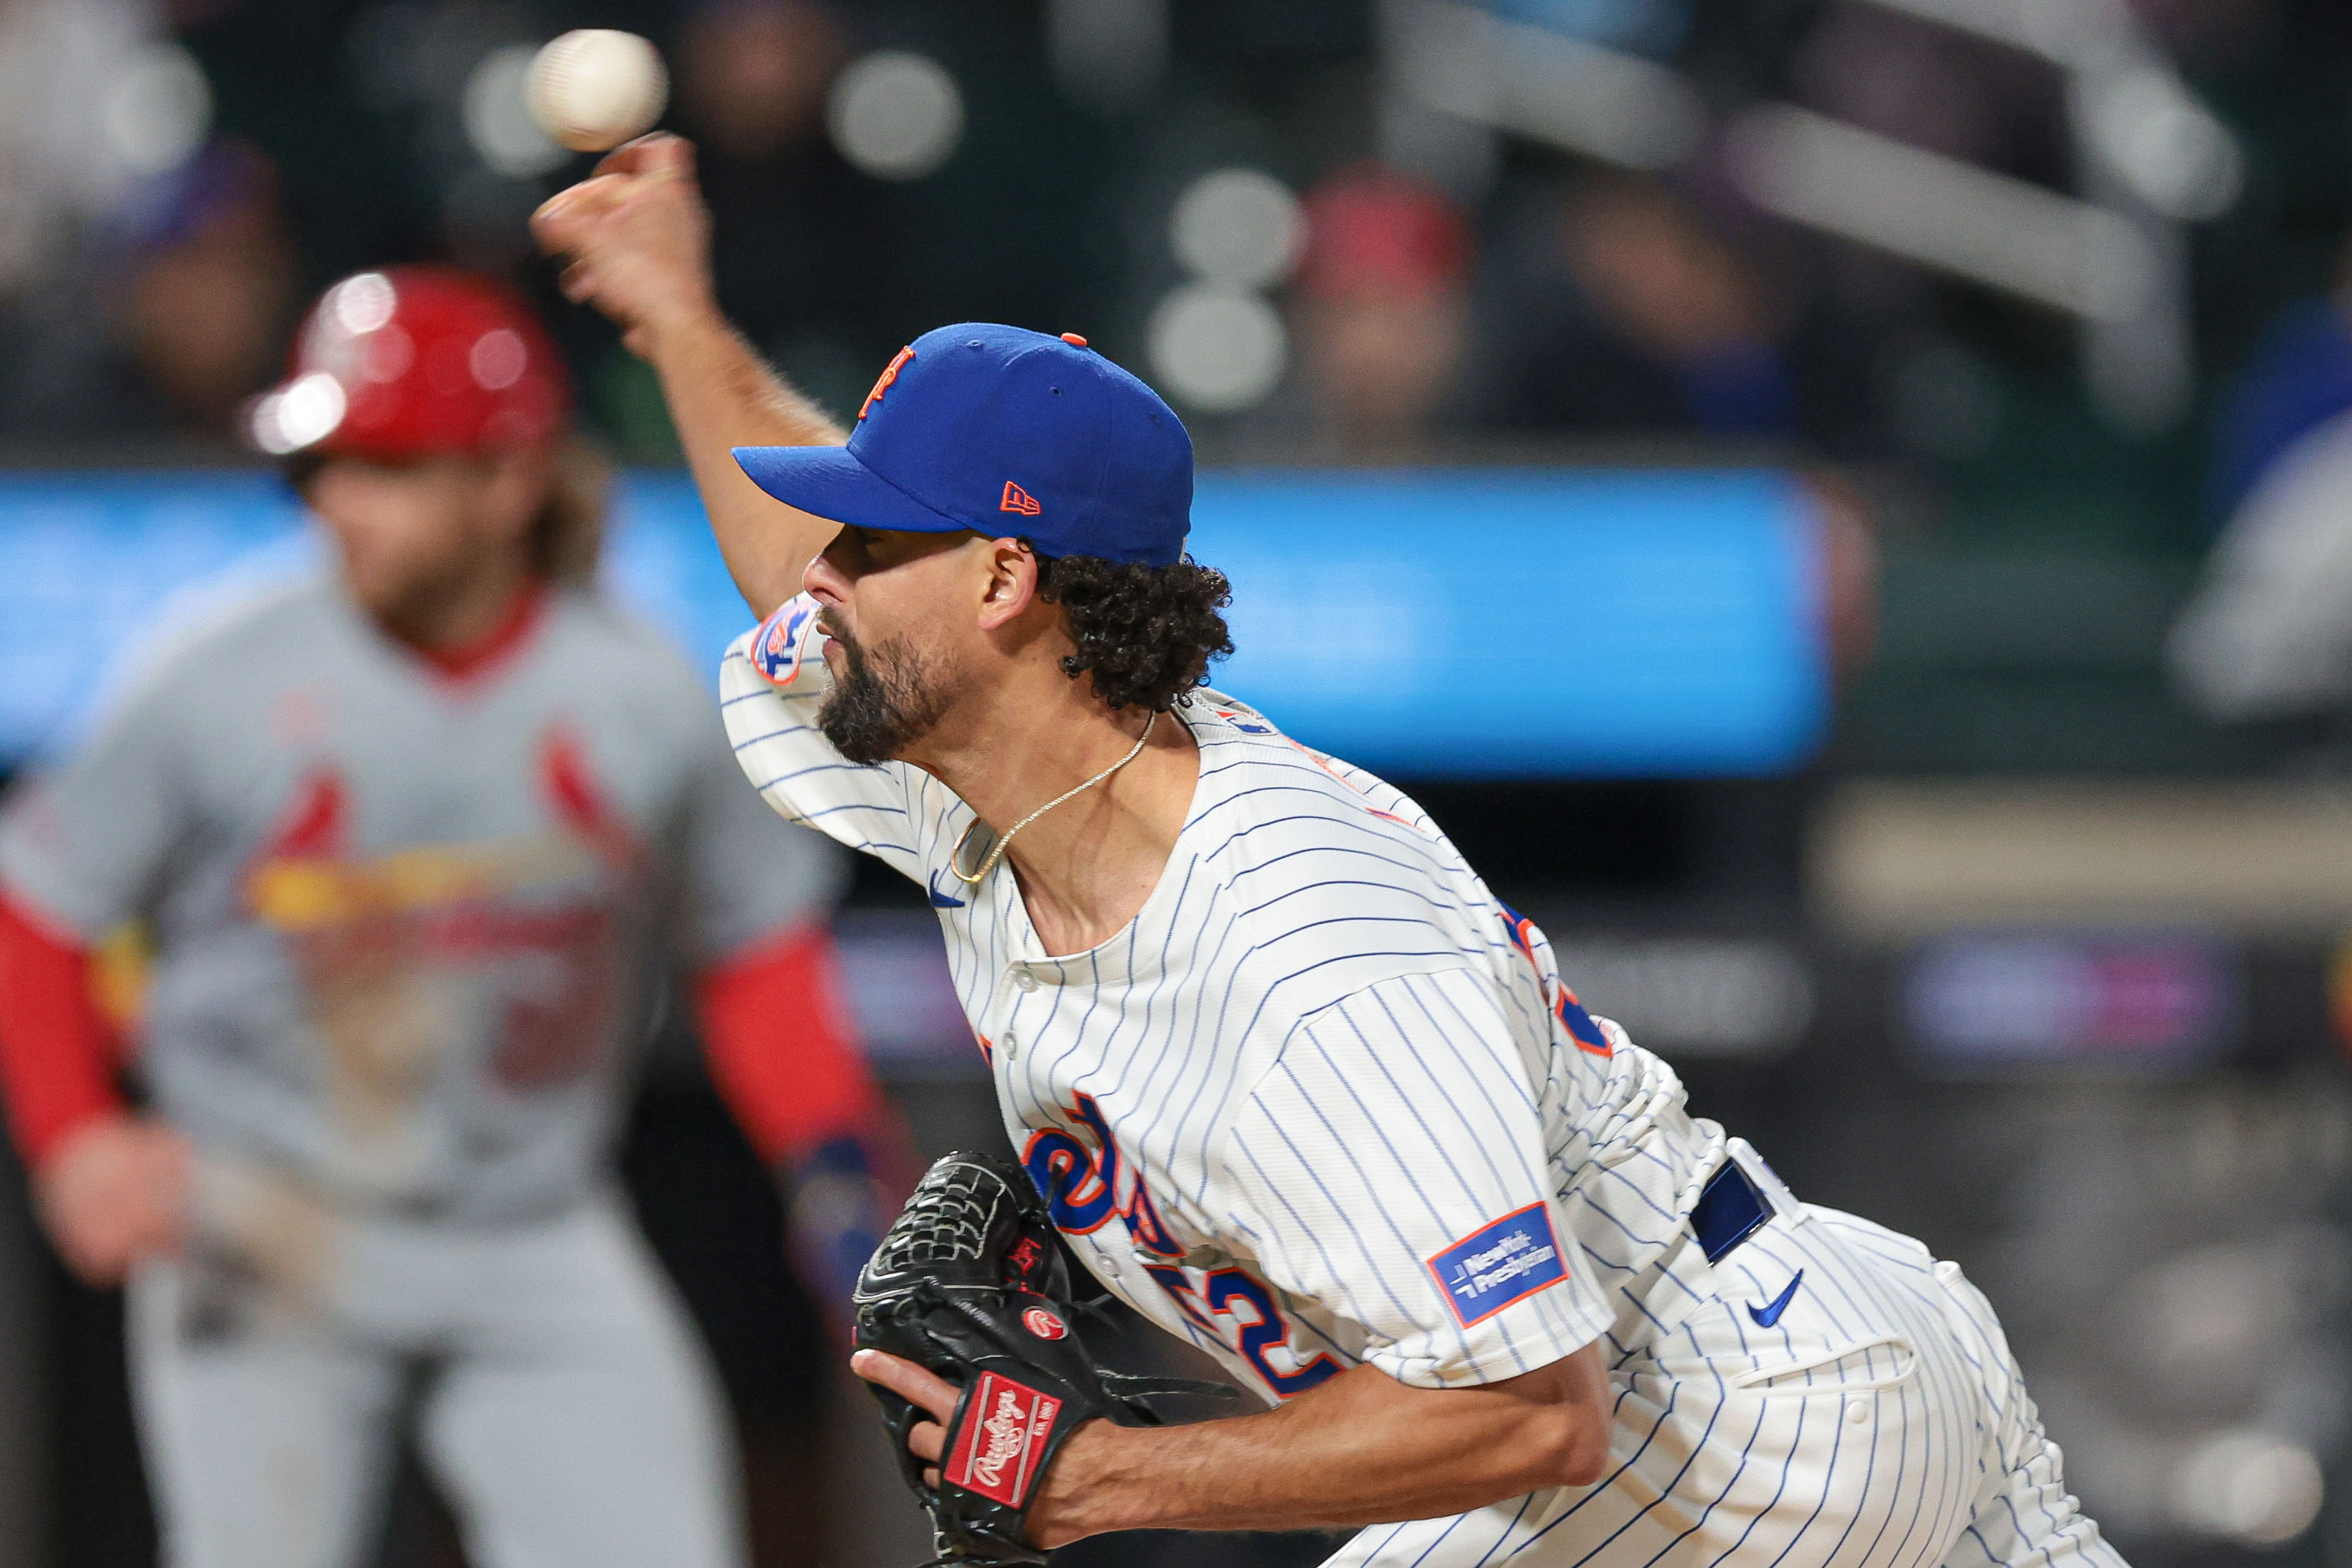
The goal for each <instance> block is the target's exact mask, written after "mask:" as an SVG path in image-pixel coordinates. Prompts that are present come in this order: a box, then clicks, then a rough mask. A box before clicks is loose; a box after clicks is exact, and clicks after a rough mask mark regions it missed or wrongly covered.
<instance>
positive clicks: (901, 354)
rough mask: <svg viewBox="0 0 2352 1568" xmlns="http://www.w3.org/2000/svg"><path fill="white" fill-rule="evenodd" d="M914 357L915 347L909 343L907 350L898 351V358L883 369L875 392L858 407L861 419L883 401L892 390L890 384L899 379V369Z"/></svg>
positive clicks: (867, 395) (876, 382)
mask: <svg viewBox="0 0 2352 1568" xmlns="http://www.w3.org/2000/svg"><path fill="white" fill-rule="evenodd" d="M914 357H915V345H914V344H912V343H908V345H907V346H906V347H905V348H903V349H900V350H899V351H898V356H897V357H896V358H894V359H892V360H891V362H890V363H888V364H886V365H884V366H883V367H882V374H881V375H880V376H879V377H878V378H877V380H876V381H875V383H874V390H873V391H871V392H869V393H867V394H866V401H865V402H864V403H861V404H859V405H857V416H858V417H859V418H860V419H863V418H865V417H866V415H867V414H868V413H869V412H871V411H872V409H873V407H874V405H876V404H877V403H879V402H881V401H882V395H883V394H884V393H886V392H887V391H889V390H890V384H891V383H892V382H894V381H896V380H898V367H899V366H900V365H902V364H905V363H907V362H908V360H910V359H913V358H914Z"/></svg>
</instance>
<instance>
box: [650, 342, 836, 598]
mask: <svg viewBox="0 0 2352 1568" xmlns="http://www.w3.org/2000/svg"><path fill="white" fill-rule="evenodd" d="M646 350H647V353H646V357H647V358H648V359H649V360H650V361H651V362H652V363H653V367H654V370H655V373H656V374H657V375H658V376H659V377H660V378H661V384H662V392H663V395H665V397H667V400H668V403H669V412H670V419H671V422H672V423H673V424H675V425H676V426H677V435H678V440H679V442H680V443H681V444H682V445H683V446H684V447H685V448H686V459H687V464H688V467H689V468H691V469H692V470H693V472H694V482H695V485H696V486H697V488H698V489H700V490H701V492H702V504H703V507H704V509H705V510H707V511H708V512H709V517H710V527H711V531H712V532H713V533H715V534H716V535H717V536H718V539H719V553H720V554H722V555H724V556H725V557H726V558H727V569H728V571H729V572H730V573H731V574H733V576H734V578H735V587H736V590H737V591H738V592H739V593H740V594H741V595H743V599H744V602H745V603H746V604H748V605H751V609H752V611H753V612H754V613H755V614H758V615H761V616H765V615H766V614H768V612H770V611H771V610H773V609H774V608H775V607H776V606H777V605H781V604H782V603H783V602H784V601H785V600H786V599H789V598H791V597H792V596H793V595H794V594H797V593H799V592H800V590H801V573H802V571H803V568H805V567H806V566H807V565H808V563H809V562H810V560H811V559H812V558H813V557H814V556H815V554H816V553H817V552H819V551H821V550H823V549H824V547H825V545H826V543H827V542H830V541H831V540H832V538H833V535H834V532H835V527H836V525H835V524H834V523H831V522H828V521H824V519H823V518H818V517H812V516H810V515H809V514H808V513H807V512H804V511H801V510H798V509H796V508H793V507H788V506H786V505H784V504H783V503H782V501H779V500H775V499H773V498H772V497H771V496H769V495H768V494H767V493H766V492H764V491H762V490H761V489H760V487H759V486H757V485H755V484H753V483H752V482H751V480H750V479H748V478H746V477H745V476H744V473H743V470H742V469H741V468H738V467H737V466H736V463H735V459H734V458H733V456H732V455H731V454H732V452H733V449H734V448H735V447H837V446H839V445H840V444H841V443H842V442H843V440H844V439H845V437H844V435H843V433H842V431H841V427H840V426H837V425H835V423H834V422H833V421H832V420H831V419H830V418H828V417H827V416H826V415H825V413H824V410H823V409H821V408H819V407H817V406H816V405H814V404H813V403H811V402H810V401H809V400H808V399H806V398H805V397H803V396H802V395H800V394H799V393H798V392H796V391H794V390H793V388H792V387H791V386H790V385H788V384H786V383H785V382H784V380H783V379H782V377H781V376H779V375H777V374H775V372H773V371H772V370H771V369H769V368H768V366H767V365H766V363H763V362H762V361H761V358H760V356H759V355H758V354H757V353H753V352H752V350H751V345H750V344H749V343H747V342H744V341H743V339H742V338H741V336H740V335H739V334H738V333H737V332H736V331H735V330H734V329H733V328H731V327H730V326H729V325H728V324H727V322H726V321H725V320H724V319H722V318H721V317H719V315H718V314H717V313H716V312H715V311H698V312H696V313H694V314H692V315H688V316H682V317H680V318H679V319H677V320H676V321H669V322H666V323H664V325H663V326H662V328H661V329H660V331H658V332H656V333H655V334H653V341H652V342H650V343H648V344H647V345H646Z"/></svg>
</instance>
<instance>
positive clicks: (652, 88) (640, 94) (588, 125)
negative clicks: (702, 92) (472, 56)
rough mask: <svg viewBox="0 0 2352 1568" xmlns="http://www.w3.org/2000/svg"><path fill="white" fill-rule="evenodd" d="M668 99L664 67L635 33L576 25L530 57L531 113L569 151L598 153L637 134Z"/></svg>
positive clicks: (647, 126) (650, 123)
mask: <svg viewBox="0 0 2352 1568" xmlns="http://www.w3.org/2000/svg"><path fill="white" fill-rule="evenodd" d="M668 101H669V72H667V70H664V69H663V68H662V61H661V56H660V55H659V54H658V53H657V52H656V50H655V48H654V47H653V46H652V45H651V44H649V43H647V42H646V40H645V39H643V38H641V37H637V36H636V35H635V33H624V32H620V31H617V30H615V29H614V28H611V27H582V28H579V29H577V30H575V31H573V32H569V33H566V34H564V35H563V36H562V37H560V38H557V39H555V40H553V41H552V42H551V43H549V44H548V45H547V46H546V47H543V48H541V50H540V51H539V53H538V55H537V56H536V57H535V58H533V59H532V60H531V62H530V117H531V118H532V119H533V120H536V121H539V126H540V129H541V130H542V131H544V132H547V133H548V134H549V135H550V136H551V137H553V138H554V139H555V140H556V141H557V142H561V143H562V144H563V145H564V146H566V147H569V148H571V149H572V151H573V152H575V153H602V152H604V150H605V149H606V148H608V147H617V146H619V145H620V144H621V143H622V142H626V141H627V140H629V138H631V137H632V136H642V135H643V134H645V132H647V131H649V130H651V129H652V128H653V123H654V121H656V120H659V119H660V118H661V111H662V106H663V105H664V104H666V103H667V102H668Z"/></svg>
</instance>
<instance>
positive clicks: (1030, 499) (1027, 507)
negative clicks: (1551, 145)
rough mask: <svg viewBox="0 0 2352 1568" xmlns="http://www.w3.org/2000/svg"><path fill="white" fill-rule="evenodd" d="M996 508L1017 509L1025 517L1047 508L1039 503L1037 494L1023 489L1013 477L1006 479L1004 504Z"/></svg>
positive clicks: (1004, 509) (1000, 509)
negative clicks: (1015, 482) (1014, 481)
mask: <svg viewBox="0 0 2352 1568" xmlns="http://www.w3.org/2000/svg"><path fill="white" fill-rule="evenodd" d="M996 510H999V511H1017V512H1019V513H1020V514H1021V515H1022V516H1024V517H1034V516H1036V515H1037V514H1038V513H1039V512H1041V511H1044V510H1045V508H1044V507H1042V506H1040V505H1038V504H1037V498H1036V497H1035V496H1033V495H1031V494H1030V493H1029V492H1028V491H1027V490H1024V489H1022V488H1021V487H1020V486H1019V485H1016V484H1014V483H1013V481H1012V480H1011V479H1007V480H1005V481H1004V500H1003V504H1002V505H1001V506H999V507H998V508H997V509H996Z"/></svg>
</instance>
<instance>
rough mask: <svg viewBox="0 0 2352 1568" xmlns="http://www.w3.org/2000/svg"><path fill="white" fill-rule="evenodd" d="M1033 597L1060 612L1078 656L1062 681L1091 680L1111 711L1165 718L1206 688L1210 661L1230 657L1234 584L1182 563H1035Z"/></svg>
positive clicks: (1081, 559)
mask: <svg viewBox="0 0 2352 1568" xmlns="http://www.w3.org/2000/svg"><path fill="white" fill-rule="evenodd" d="M1037 594H1038V596H1039V597H1040V598H1042V599H1044V600H1045V602H1046V603H1047V604H1049V605H1061V606H1062V615H1063V616H1064V617H1065V618H1066V620H1067V621H1068V622H1069V625H1070V637H1071V640H1072V641H1074V642H1076V644H1077V645H1078V651H1077V652H1076V653H1073V654H1067V655H1065V656H1064V657H1063V659H1062V670H1063V673H1065V674H1066V675H1068V676H1069V677H1070V678H1071V679H1076V678H1077V677H1078V676H1080V675H1085V674H1092V675H1093V676H1094V678H1095V695H1096V696H1097V697H1099V698H1101V699H1102V700H1104V701H1105V702H1107V703H1108V704H1109V705H1110V706H1111V707H1112V708H1115V709H1118V708H1148V709H1150V710H1151V711H1153V712H1154V713H1165V712H1167V711H1168V710H1170V709H1171V708H1173V707H1174V706H1175V705H1176V704H1177V703H1178V702H1179V701H1181V700H1182V699H1183V698H1184V697H1185V695H1186V694H1187V693H1189V692H1190V691H1191V690H1192V689H1193V688H1194V687H1196V686H1201V685H1204V684H1206V682H1207V681H1208V679H1209V661H1210V660H1211V659H1215V658H1223V657H1224V656H1225V655H1227V654H1229V653H1231V652H1233V651H1234V639H1233V637H1231V636H1230V635H1229V634H1228V633H1227V632H1226V630H1225V617H1224V616H1221V615H1219V614H1218V613H1217V612H1218V611H1220V610H1222V609H1223V608H1224V607H1225V606H1226V605H1229V604H1231V603H1232V602H1233V597H1234V590H1233V584H1230V583H1228V582H1226V581H1225V574H1223V573H1222V572H1220V571H1217V570H1216V569H1215V568H1214V567H1210V566H1202V565H1200V564H1198V563H1195V562H1193V561H1192V558H1191V557H1189V556H1187V557H1186V558H1185V559H1184V560H1181V561H1180V562H1178V563H1176V564H1174V565H1173V566H1150V565H1145V564H1143V563H1138V562H1126V561H1106V560H1104V559H1102V558H1101V557H1100V556H1096V555H1060V556H1050V555H1041V556H1039V557H1038V574H1037Z"/></svg>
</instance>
